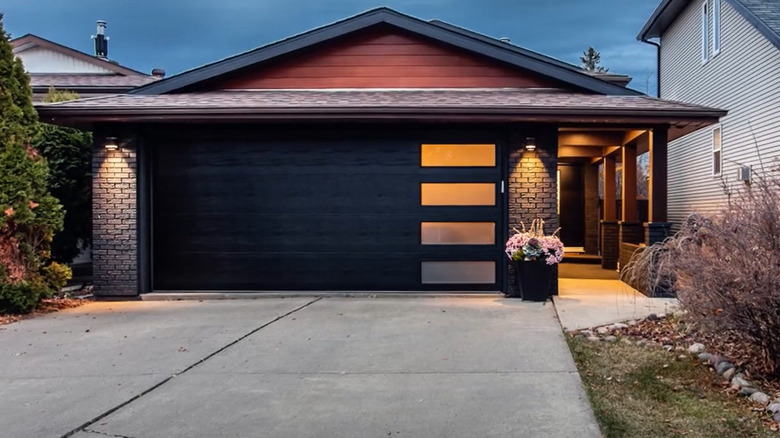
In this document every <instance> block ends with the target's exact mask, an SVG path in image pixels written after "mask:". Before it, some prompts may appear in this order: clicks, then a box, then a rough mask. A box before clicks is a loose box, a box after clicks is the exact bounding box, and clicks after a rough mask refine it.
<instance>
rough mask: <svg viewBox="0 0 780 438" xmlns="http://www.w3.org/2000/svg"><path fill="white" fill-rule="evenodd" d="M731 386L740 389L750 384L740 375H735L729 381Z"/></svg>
mask: <svg viewBox="0 0 780 438" xmlns="http://www.w3.org/2000/svg"><path fill="white" fill-rule="evenodd" d="M731 384H732V385H733V386H739V387H740V388H742V387H745V386H750V382H748V381H747V380H745V378H744V377H742V374H741V373H740V374H737V375H736V376H734V378H733V379H731Z"/></svg>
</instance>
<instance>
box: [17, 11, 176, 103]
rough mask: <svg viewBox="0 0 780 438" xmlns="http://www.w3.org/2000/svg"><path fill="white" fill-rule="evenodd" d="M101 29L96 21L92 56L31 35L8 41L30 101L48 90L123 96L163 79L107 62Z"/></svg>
mask: <svg viewBox="0 0 780 438" xmlns="http://www.w3.org/2000/svg"><path fill="white" fill-rule="evenodd" d="M104 30H105V22H103V21H99V22H98V33H97V35H95V38H94V39H95V47H96V51H95V55H88V54H86V53H84V52H80V51H78V50H75V49H71V48H70V47H65V46H63V45H61V44H57V43H55V42H53V41H49V40H47V39H44V38H41V37H39V36H36V35H32V34H27V35H24V36H21V37H19V38H15V39H13V40H11V47H12V48H13V53H14V55H15V56H16V57H18V58H20V59H21V60H22V63H23V64H24V68H25V70H26V71H27V74H28V75H29V76H30V86H31V87H32V89H33V100H35V101H40V100H41V99H43V96H45V95H46V93H47V92H48V90H49V88H50V87H54V88H56V89H58V90H68V91H74V92H76V93H78V94H79V96H81V97H94V96H103V95H107V94H118V93H126V92H128V91H130V90H132V89H133V88H135V87H138V86H141V85H146V84H148V83H150V82H154V81H155V80H158V79H161V78H162V76H163V75H164V73H163V72H162V70H155V71H154V72H153V73H154V75H147V74H144V73H141V72H139V71H136V70H133V69H130V68H127V67H123V66H121V65H119V64H118V63H116V62H114V61H110V60H109V59H108V38H107V37H106V36H105V34H104Z"/></svg>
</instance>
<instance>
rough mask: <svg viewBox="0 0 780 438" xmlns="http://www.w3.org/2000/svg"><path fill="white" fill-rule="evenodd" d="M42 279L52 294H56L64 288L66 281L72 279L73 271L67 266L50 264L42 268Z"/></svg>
mask: <svg viewBox="0 0 780 438" xmlns="http://www.w3.org/2000/svg"><path fill="white" fill-rule="evenodd" d="M43 278H44V280H45V281H46V284H47V285H48V286H49V287H50V288H51V290H52V292H54V293H56V292H59V291H60V290H62V288H63V287H65V284H66V283H67V282H68V280H70V279H71V278H73V271H72V270H71V269H70V267H69V266H67V265H61V264H59V263H57V262H52V263H51V264H50V265H49V266H47V267H45V268H43Z"/></svg>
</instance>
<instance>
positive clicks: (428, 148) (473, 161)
mask: <svg viewBox="0 0 780 438" xmlns="http://www.w3.org/2000/svg"><path fill="white" fill-rule="evenodd" d="M420 164H421V165H422V167H495V166H496V145H494V144H424V145H422V147H421V153H420Z"/></svg>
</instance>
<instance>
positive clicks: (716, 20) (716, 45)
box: [712, 0, 720, 56]
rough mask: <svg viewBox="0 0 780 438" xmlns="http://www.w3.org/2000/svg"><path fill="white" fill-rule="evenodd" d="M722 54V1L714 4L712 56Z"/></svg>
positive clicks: (714, 1)
mask: <svg viewBox="0 0 780 438" xmlns="http://www.w3.org/2000/svg"><path fill="white" fill-rule="evenodd" d="M718 53H720V0H713V2H712V56H715V55H717V54H718Z"/></svg>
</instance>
